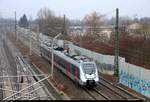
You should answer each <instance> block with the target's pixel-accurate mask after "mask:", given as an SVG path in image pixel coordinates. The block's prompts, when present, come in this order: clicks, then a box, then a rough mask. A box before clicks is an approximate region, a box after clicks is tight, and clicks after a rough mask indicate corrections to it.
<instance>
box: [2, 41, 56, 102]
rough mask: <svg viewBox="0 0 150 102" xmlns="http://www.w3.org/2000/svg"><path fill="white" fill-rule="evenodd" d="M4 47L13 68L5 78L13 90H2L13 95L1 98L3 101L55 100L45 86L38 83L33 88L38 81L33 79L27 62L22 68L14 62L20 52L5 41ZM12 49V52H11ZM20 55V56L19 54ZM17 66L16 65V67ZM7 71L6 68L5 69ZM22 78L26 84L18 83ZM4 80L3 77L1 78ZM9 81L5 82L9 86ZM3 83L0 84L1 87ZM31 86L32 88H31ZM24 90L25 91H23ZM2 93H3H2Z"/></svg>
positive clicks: (23, 63) (8, 69)
mask: <svg viewBox="0 0 150 102" xmlns="http://www.w3.org/2000/svg"><path fill="white" fill-rule="evenodd" d="M3 46H4V50H5V51H4V52H5V53H6V56H5V58H7V59H8V62H9V64H10V66H11V68H7V75H8V77H7V76H6V75H5V77H6V78H7V79H8V81H9V83H10V84H9V86H11V87H12V88H11V89H7V88H6V89H2V88H1V89H2V90H3V92H4V91H5V92H7V93H9V92H11V94H7V95H6V96H5V97H1V99H2V100H3V99H4V100H32V99H34V100H41V99H42V100H51V99H54V98H51V97H50V96H48V94H47V91H45V88H46V87H45V88H44V86H43V84H41V83H38V84H36V85H34V86H32V84H33V83H35V82H36V81H37V80H35V79H34V78H33V76H34V75H33V72H31V70H30V68H28V67H29V65H28V64H26V62H25V61H23V60H22V66H19V67H18V65H19V64H16V61H15V60H14V56H16V55H17V54H18V53H19V52H18V51H17V50H14V49H15V48H14V46H12V45H10V42H8V41H7V44H6V42H4V41H3ZM8 46H11V47H10V48H8ZM10 49H11V50H10ZM18 55H19V54H18ZM15 64H16V65H15ZM5 69H6V68H5ZM19 76H21V77H20V80H21V79H22V78H23V79H24V82H25V79H26V82H25V83H26V84H24V83H20V81H18V79H19ZM1 78H2V77H1ZM8 81H5V82H6V83H7V84H8ZM2 83H3V82H1V83H0V85H1V84H2ZM6 83H5V84H6ZM29 86H31V87H29ZM26 87H29V88H27V89H26V90H23V89H24V88H26ZM21 90H23V91H21ZM1 92H2V91H1ZM12 94H14V95H12Z"/></svg>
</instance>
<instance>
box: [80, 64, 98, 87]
mask: <svg viewBox="0 0 150 102" xmlns="http://www.w3.org/2000/svg"><path fill="white" fill-rule="evenodd" d="M81 69H82V71H81V72H82V76H81V80H82V84H84V85H85V86H96V84H97V82H98V81H99V76H98V70H97V66H96V64H95V62H83V63H82V67H81Z"/></svg>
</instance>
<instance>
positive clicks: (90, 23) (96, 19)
mask: <svg viewBox="0 0 150 102" xmlns="http://www.w3.org/2000/svg"><path fill="white" fill-rule="evenodd" d="M102 18H103V16H102V15H100V14H99V13H98V12H92V13H90V14H87V15H86V16H85V17H84V19H83V22H84V24H85V27H86V28H87V29H86V31H87V34H90V35H98V34H99V32H100V26H101V25H102V24H103V20H102Z"/></svg>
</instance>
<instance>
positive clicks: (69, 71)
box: [40, 44, 99, 86]
mask: <svg viewBox="0 0 150 102" xmlns="http://www.w3.org/2000/svg"><path fill="white" fill-rule="evenodd" d="M40 51H41V56H42V57H44V58H46V59H47V60H49V61H50V60H51V47H48V46H47V45H45V44H41V45H40ZM53 53H54V65H55V66H56V67H57V68H59V69H60V70H61V71H62V72H63V73H65V75H67V76H68V77H69V78H71V79H72V80H73V81H75V82H77V83H79V85H81V86H95V85H96V83H97V82H98V81H99V76H98V70H97V66H96V63H95V62H94V61H92V60H90V59H89V58H87V57H85V56H79V55H72V56H70V55H69V54H68V53H67V52H65V51H64V49H63V48H61V47H57V48H54V50H53Z"/></svg>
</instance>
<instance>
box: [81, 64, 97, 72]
mask: <svg viewBox="0 0 150 102" xmlns="http://www.w3.org/2000/svg"><path fill="white" fill-rule="evenodd" d="M83 70H84V73H85V74H90V75H91V74H94V73H95V72H96V68H95V66H94V64H93V63H84V64H83Z"/></svg>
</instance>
